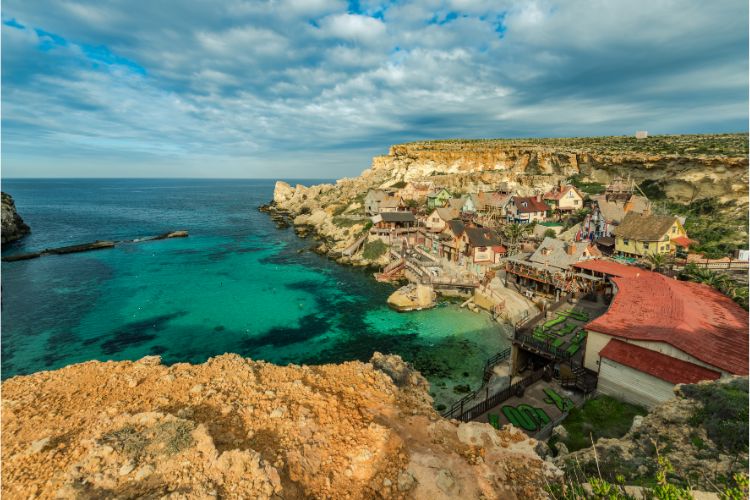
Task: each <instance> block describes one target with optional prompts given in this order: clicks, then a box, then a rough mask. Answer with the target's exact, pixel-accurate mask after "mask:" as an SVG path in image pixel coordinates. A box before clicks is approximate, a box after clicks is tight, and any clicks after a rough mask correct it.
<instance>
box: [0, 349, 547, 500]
mask: <svg viewBox="0 0 750 500" xmlns="http://www.w3.org/2000/svg"><path fill="white" fill-rule="evenodd" d="M376 366H377V367H378V368H379V369H378V368H376ZM128 380H138V381H139V383H138V384H137V385H136V386H135V387H129V386H128V384H127V381H128ZM198 388H200V390H198ZM428 388H429V386H428V384H427V381H426V380H425V379H424V378H423V377H422V376H421V375H420V374H419V373H418V372H416V371H414V370H413V369H412V368H411V367H410V366H409V365H408V364H407V363H404V362H403V361H402V360H401V359H400V358H398V357H397V356H385V355H380V354H376V355H375V356H374V358H373V363H360V362H350V363H343V364H340V365H323V366H315V367H308V366H294V365H290V366H287V367H279V366H275V365H272V364H268V363H264V362H256V361H252V360H249V359H244V358H241V357H240V356H237V355H231V354H227V355H223V356H218V357H215V358H212V359H210V360H208V361H207V362H206V363H204V364H200V365H189V364H186V363H178V364H175V365H172V366H164V365H162V364H160V363H159V362H158V359H154V358H153V357H150V358H147V359H143V360H140V361H137V362H127V361H124V362H106V363H102V362H98V361H92V362H87V363H82V364H78V365H71V366H68V367H66V368H63V369H60V370H56V371H49V372H39V373H36V374H34V375H29V376H18V377H13V378H11V379H8V380H6V381H4V382H3V384H2V393H3V400H2V428H3V433H2V464H3V467H2V494H3V497H4V498H31V497H36V498H71V499H72V498H143V497H148V498H161V497H166V498H201V499H203V498H352V499H359V498H362V499H364V498H367V499H370V498H420V499H429V500H436V499H439V498H457V496H456V495H458V496H460V497H461V498H481V497H483V498H539V497H541V496H542V495H543V490H542V488H543V486H544V484H545V479H544V476H545V475H547V476H548V477H550V478H551V477H554V475H555V473H556V471H555V470H551V469H550V468H549V465H548V464H545V463H544V462H542V460H541V459H540V458H539V457H538V456H537V455H536V454H535V453H534V451H533V446H534V445H535V442H534V441H533V440H529V439H528V438H527V437H526V436H525V435H524V434H523V433H521V432H518V431H515V430H513V429H510V428H506V429H504V430H501V431H497V430H495V429H493V428H491V427H490V426H489V425H486V424H461V425H459V424H458V423H457V422H455V421H446V420H443V419H441V418H440V417H439V416H438V415H437V414H436V413H435V412H434V410H433V409H432V406H431V403H432V400H431V398H430V396H429V394H428V392H427V390H428ZM467 425H468V427H467ZM467 428H468V429H472V430H471V432H469V433H467V432H466V431H465V430H464V431H462V430H461V429H467ZM468 435H470V436H469V437H467V436H468ZM471 436H474V437H477V439H471ZM474 441H476V443H475V442H474ZM467 443H469V444H467ZM480 443H481V444H480ZM480 447H481V451H480ZM30 450H32V451H33V453H29V451H30ZM480 455H482V456H483V459H482V460H481V461H480V460H477V459H476V458H475V459H472V458H471V457H478V456H480ZM511 477H512V478H513V479H512V480H510V478H511Z"/></svg>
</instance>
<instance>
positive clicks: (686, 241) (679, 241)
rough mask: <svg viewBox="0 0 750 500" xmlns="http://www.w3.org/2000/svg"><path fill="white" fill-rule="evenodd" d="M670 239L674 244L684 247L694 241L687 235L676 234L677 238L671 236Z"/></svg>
mask: <svg viewBox="0 0 750 500" xmlns="http://www.w3.org/2000/svg"><path fill="white" fill-rule="evenodd" d="M672 241H673V242H674V243H675V245H678V246H681V247H686V248H687V247H689V246H690V245H692V244H693V243H695V242H694V241H693V240H691V239H690V238H688V237H687V236H678V237H677V238H672Z"/></svg>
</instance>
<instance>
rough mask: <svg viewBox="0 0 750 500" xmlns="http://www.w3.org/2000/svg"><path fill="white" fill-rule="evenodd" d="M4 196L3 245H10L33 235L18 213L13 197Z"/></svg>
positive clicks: (1, 218)
mask: <svg viewBox="0 0 750 500" xmlns="http://www.w3.org/2000/svg"><path fill="white" fill-rule="evenodd" d="M1 196H2V214H0V220H1V221H2V243H3V244H5V243H10V242H12V241H16V240H19V239H21V238H23V237H24V236H26V235H27V234H29V233H31V228H30V227H29V226H28V225H27V224H26V223H25V222H24V221H23V219H22V218H21V216H20V215H18V212H16V204H15V202H14V201H13V197H12V196H10V195H9V194H7V193H1Z"/></svg>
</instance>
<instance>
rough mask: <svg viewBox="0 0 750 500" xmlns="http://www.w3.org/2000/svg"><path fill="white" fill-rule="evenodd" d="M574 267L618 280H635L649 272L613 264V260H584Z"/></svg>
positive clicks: (617, 263)
mask: <svg viewBox="0 0 750 500" xmlns="http://www.w3.org/2000/svg"><path fill="white" fill-rule="evenodd" d="M573 267H577V268H578V269H588V270H589V271H596V272H598V273H604V274H607V275H609V276H617V277H618V278H635V277H637V276H639V275H640V274H642V273H645V272H648V271H644V270H643V269H641V268H639V267H635V266H626V265H625V264H620V263H619V262H612V261H611V260H584V261H582V262H577V263H575V264H573Z"/></svg>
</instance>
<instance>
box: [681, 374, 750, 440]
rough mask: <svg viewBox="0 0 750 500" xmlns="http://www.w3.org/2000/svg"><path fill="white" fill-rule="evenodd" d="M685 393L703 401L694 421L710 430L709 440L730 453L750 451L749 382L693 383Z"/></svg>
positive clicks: (743, 380) (707, 430)
mask: <svg viewBox="0 0 750 500" xmlns="http://www.w3.org/2000/svg"><path fill="white" fill-rule="evenodd" d="M682 393H683V394H684V395H685V396H686V397H688V398H690V399H694V400H696V401H699V402H700V403H702V405H701V407H700V408H699V409H697V410H696V411H695V413H694V414H693V416H692V417H691V419H690V423H691V424H692V425H695V426H701V427H703V428H705V429H706V434H708V437H709V439H711V441H713V442H714V443H715V444H716V446H718V447H719V448H720V449H722V450H724V451H726V452H728V453H747V451H748V426H747V422H748V381H747V379H736V380H733V381H731V382H728V383H726V384H710V385H700V384H690V385H684V386H683V387H682Z"/></svg>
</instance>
